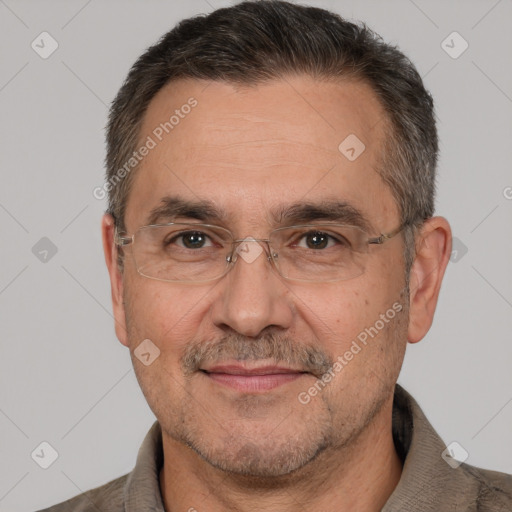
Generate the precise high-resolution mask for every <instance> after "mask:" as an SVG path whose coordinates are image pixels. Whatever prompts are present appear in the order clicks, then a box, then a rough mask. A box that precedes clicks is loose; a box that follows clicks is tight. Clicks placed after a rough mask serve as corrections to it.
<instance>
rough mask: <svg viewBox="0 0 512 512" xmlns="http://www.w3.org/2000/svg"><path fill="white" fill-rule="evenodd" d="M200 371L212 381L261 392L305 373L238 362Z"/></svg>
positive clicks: (244, 390) (241, 389)
mask: <svg viewBox="0 0 512 512" xmlns="http://www.w3.org/2000/svg"><path fill="white" fill-rule="evenodd" d="M201 371H202V372H203V373H204V374H205V375H206V376H207V377H208V378H209V379H210V380H212V381H214V382H216V383H218V384H221V385H224V386H227V387H230V388H232V389H235V390H238V391H243V392H261V391H268V390H270V389H274V388H276V387H278V386H281V385H284V384H286V383H288V382H292V381H294V380H296V379H298V378H300V377H301V376H303V375H305V374H307V372H304V371H302V370H297V369H293V368H287V367H283V366H275V365H266V366H259V367H253V368H250V367H248V366H244V365H240V364H225V365H214V366H212V367H209V368H202V369H201Z"/></svg>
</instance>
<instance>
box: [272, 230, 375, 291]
mask: <svg viewBox="0 0 512 512" xmlns="http://www.w3.org/2000/svg"><path fill="white" fill-rule="evenodd" d="M366 241H367V235H366V233H365V232H364V231H362V230H360V229H359V228H356V227H353V226H334V225H314V226H294V227H290V228H281V229H277V230H275V231H274V232H273V233H272V235H271V239H270V245H271V247H272V248H273V250H274V252H275V253H277V258H276V257H275V256H274V261H275V262H276V267H277V269H278V270H279V273H280V274H281V275H282V276H283V277H286V278H288V279H295V280H299V281H339V280H344V279H351V278H353V277H357V276H359V275H361V274H362V273H363V272H364V263H365V260H366V256H367V252H368V244H367V243H366Z"/></svg>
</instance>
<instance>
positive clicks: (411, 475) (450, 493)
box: [40, 385, 512, 512]
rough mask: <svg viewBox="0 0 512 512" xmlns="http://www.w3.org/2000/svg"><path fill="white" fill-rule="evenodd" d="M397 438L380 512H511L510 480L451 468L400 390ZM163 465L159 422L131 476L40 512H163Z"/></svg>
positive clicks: (463, 466) (415, 407)
mask: <svg viewBox="0 0 512 512" xmlns="http://www.w3.org/2000/svg"><path fill="white" fill-rule="evenodd" d="M393 437H394V440H395V446H396V448H397V451H398V453H399V455H401V456H402V458H404V459H405V462H404V467H403V471H402V476H401V478H400V481H399V483H398V485H397V487H396V488H395V490H394V491H393V494H392V495H391V496H390V498H389V500H388V501H387V503H386V505H385V506H384V508H383V509H382V511H381V512H452V511H457V512H512V475H507V474H504V473H498V472H495V471H487V470H483V469H479V468H475V467H473V466H469V465H467V464H461V465H460V466H458V467H452V466H455V465H456V464H452V465H450V464H448V462H446V461H445V460H444V459H443V457H442V456H441V454H442V452H443V451H444V449H445V448H446V446H445V445H444V443H443V441H442V440H441V438H440V437H439V436H438V435H437V433H436V432H435V430H434V429H433V428H432V426H431V425H430V423H429V422H428V420H427V419H426V417H425V415H424V414H423V412H422V410H421V409H420V407H419V406H418V404H417V403H416V401H415V400H414V399H413V398H412V397H411V395H409V394H408V393H407V392H406V391H405V390H404V389H403V388H401V387H400V386H399V385H397V386H396V390H395V401H394V404H393ZM162 463H163V451H162V436H161V430H160V424H159V423H158V422H155V423H154V424H153V426H152V427H151V429H150V430H149V432H148V434H147V436H146V438H145V439H144V442H143V443H142V446H141V447H140V450H139V454H138V457H137V462H136V464H135V467H134V469H133V471H132V472H131V473H128V474H127V475H124V476H122V477H119V478H117V479H116V480H113V481H111V482H109V483H107V484H105V485H103V486H101V487H98V488H96V489H92V490H90V491H87V492H85V493H84V494H80V495H79V496H76V497H74V498H72V499H70V500H68V501H65V502H63V503H60V504H58V505H55V506H53V507H50V508H47V509H45V510H42V511H40V512H165V509H164V507H163V503H162V496H161V493H160V486H159V472H160V468H161V467H162Z"/></svg>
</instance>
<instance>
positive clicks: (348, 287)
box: [295, 273, 400, 355]
mask: <svg viewBox="0 0 512 512" xmlns="http://www.w3.org/2000/svg"><path fill="white" fill-rule="evenodd" d="M380 275H381V276H386V277H385V278H384V277H381V278H380V279H376V278H375V276H374V275H372V274H370V273H367V274H365V275H363V276H360V277H359V278H356V279H354V280H350V281H344V282H339V283H330V284H322V285H316V286H315V287H309V288H306V287H304V288H302V289H297V290H295V296H296V298H297V300H296V307H297V312H298V315H299V316H300V317H301V319H302V321H303V322H305V323H306V324H307V325H308V326H309V328H310V329H312V331H313V334H314V335H315V337H316V339H317V340H318V342H320V343H321V344H322V345H323V348H324V349H325V350H327V351H328V352H329V353H331V355H339V354H342V353H344V351H345V350H346V349H347V348H348V346H349V345H350V344H351V343H352V341H353V340H355V339H357V337H358V336H360V335H361V336H362V337H364V334H362V333H364V332H365V329H369V328H371V327H372V326H374V325H375V323H376V322H378V325H377V327H378V328H379V327H381V323H382V322H381V321H379V319H380V318H381V315H382V314H384V315H385V314H386V312H387V311H388V310H389V309H390V308H392V307H393V304H394V303H396V302H397V301H398V302H399V301H400V294H399V287H395V286H394V285H391V284H390V281H389V279H388V276H389V274H384V273H382V274H380ZM395 288H396V289H395ZM392 313H393V311H392ZM388 316H389V315H388ZM386 319H388V318H387V317H386ZM388 323H389V322H386V324H388ZM379 330H380V329H379Z"/></svg>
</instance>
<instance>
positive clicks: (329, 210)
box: [145, 196, 374, 233]
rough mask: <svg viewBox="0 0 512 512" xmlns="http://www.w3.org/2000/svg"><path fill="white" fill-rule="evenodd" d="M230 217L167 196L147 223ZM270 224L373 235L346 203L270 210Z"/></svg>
mask: <svg viewBox="0 0 512 512" xmlns="http://www.w3.org/2000/svg"><path fill="white" fill-rule="evenodd" d="M229 217H230V216H229V215H228V213H227V212H226V211H225V210H223V209H220V208H219V207H217V206H216V205H215V204H214V203H213V202H211V201H208V200H187V199H183V198H180V197H178V196H166V197H163V198H162V199H161V200H160V203H159V205H158V206H156V207H155V208H153V209H152V210H151V211H150V212H149V214H148V216H147V218H146V220H145V222H146V225H148V224H163V223H167V222H173V221H174V220H175V219H177V218H184V219H195V220H199V221H201V222H204V223H207V224H210V223H220V224H225V223H226V221H227V219H228V218H229ZM269 217H270V220H271V221H272V223H273V224H275V225H276V227H278V226H281V225H283V224H284V225H290V226H291V225H294V224H301V223H309V222H312V221H319V220H323V221H334V222H338V223H340V224H348V225H350V226H356V227H358V228H361V229H363V230H364V231H366V232H367V233H372V232H373V231H374V228H373V225H372V223H371V222H370V220H369V219H368V218H367V216H366V215H365V214H364V213H363V212H362V211H361V210H359V209H358V208H356V207H355V206H353V205H352V204H350V203H348V202H346V201H337V200H322V201H319V202H300V203H293V204H289V205H281V206H278V207H275V208H273V209H271V210H270V215H269Z"/></svg>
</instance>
